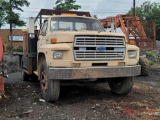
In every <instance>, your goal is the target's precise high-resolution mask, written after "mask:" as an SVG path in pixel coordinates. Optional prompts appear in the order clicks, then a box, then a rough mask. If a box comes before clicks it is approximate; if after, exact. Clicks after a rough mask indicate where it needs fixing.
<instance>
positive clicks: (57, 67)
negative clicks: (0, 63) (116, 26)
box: [20, 9, 141, 101]
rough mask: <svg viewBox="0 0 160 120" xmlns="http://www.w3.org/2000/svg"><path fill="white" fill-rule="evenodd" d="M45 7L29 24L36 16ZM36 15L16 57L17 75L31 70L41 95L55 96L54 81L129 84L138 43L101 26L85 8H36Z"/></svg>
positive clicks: (115, 87) (120, 87) (117, 87)
mask: <svg viewBox="0 0 160 120" xmlns="http://www.w3.org/2000/svg"><path fill="white" fill-rule="evenodd" d="M50 12H51V13H54V14H52V15H50V16H49V17H48V18H47V19H45V20H44V21H43V23H42V25H41V27H40V30H39V31H37V30H35V29H34V22H35V21H36V19H37V18H42V16H41V15H42V13H43V14H44V13H47V14H50ZM45 15H46V14H45ZM37 18H36V19H33V18H31V19H30V21H31V22H30V23H31V24H30V26H29V30H28V32H27V33H26V36H27V37H26V40H24V41H28V42H27V43H28V44H27V45H25V46H26V47H27V49H25V50H26V51H25V52H23V55H22V56H21V57H20V61H21V68H22V79H23V80H28V79H33V78H34V79H36V77H33V76H37V78H38V80H39V81H40V89H41V92H42V97H43V98H44V99H45V100H46V101H56V100H57V99H58V97H59V94H60V85H61V84H62V83H67V82H68V83H75V82H79V83H83V82H86V81H87V82H93V81H94V82H95V81H96V82H97V83H99V82H102V81H103V82H104V81H105V82H108V83H109V86H110V88H111V91H112V92H113V93H115V94H128V93H129V92H130V91H131V90H132V87H133V80H134V76H137V75H140V73H141V66H140V65H138V61H139V48H138V47H137V46H135V45H130V44H129V43H127V41H126V38H125V35H124V34H118V33H109V32H106V31H105V29H104V28H103V27H102V25H101V24H100V22H99V21H98V20H97V19H96V18H93V17H91V16H90V14H89V13H88V12H75V11H65V12H64V11H54V10H43V9H42V10H41V11H40V13H39V15H38V16H37ZM40 21H41V20H40ZM41 22H42V21H41ZM35 48H36V49H35ZM32 77H33V78H32Z"/></svg>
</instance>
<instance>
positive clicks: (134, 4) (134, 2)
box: [133, 0, 136, 16]
mask: <svg viewBox="0 0 160 120" xmlns="http://www.w3.org/2000/svg"><path fill="white" fill-rule="evenodd" d="M135 8H136V0H133V15H134V16H136V12H135Z"/></svg>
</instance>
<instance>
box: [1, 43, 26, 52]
mask: <svg viewBox="0 0 160 120" xmlns="http://www.w3.org/2000/svg"><path fill="white" fill-rule="evenodd" d="M11 48H12V47H11V44H10V43H4V49H5V52H12V51H13V52H23V47H22V46H19V47H18V48H15V49H13V50H12V49H11Z"/></svg>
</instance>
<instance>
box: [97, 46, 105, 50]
mask: <svg viewBox="0 0 160 120" xmlns="http://www.w3.org/2000/svg"><path fill="white" fill-rule="evenodd" d="M96 50H98V51H105V50H106V48H105V47H103V46H99V47H97V48H96Z"/></svg>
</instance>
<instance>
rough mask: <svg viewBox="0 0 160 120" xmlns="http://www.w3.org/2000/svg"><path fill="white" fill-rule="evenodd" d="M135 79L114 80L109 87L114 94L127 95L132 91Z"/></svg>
mask: <svg viewBox="0 0 160 120" xmlns="http://www.w3.org/2000/svg"><path fill="white" fill-rule="evenodd" d="M133 80H134V77H125V78H114V79H113V80H112V81H111V82H109V87H110V89H111V91H112V92H113V93H114V94H118V95H126V94H128V93H130V92H131V91H132V87H133Z"/></svg>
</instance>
